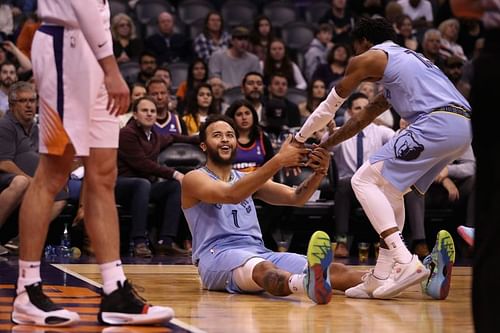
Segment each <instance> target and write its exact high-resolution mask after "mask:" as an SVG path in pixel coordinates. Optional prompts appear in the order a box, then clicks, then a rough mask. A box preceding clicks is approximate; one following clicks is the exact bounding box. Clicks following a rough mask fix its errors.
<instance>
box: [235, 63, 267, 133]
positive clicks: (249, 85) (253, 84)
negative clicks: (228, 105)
mask: <svg viewBox="0 0 500 333" xmlns="http://www.w3.org/2000/svg"><path fill="white" fill-rule="evenodd" d="M241 92H242V93H243V96H244V97H245V100H247V101H249V102H250V103H251V104H252V105H253V107H254V109H255V112H257V119H258V123H259V124H260V125H263V124H265V119H266V113H265V107H264V105H263V104H262V98H263V96H264V77H263V76H262V74H261V73H259V72H248V73H246V74H245V76H244V77H243V81H242V82H241Z"/></svg>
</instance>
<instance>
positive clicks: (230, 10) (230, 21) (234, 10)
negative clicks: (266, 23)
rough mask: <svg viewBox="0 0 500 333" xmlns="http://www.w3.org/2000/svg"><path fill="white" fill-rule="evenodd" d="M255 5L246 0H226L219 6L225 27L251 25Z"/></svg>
mask: <svg viewBox="0 0 500 333" xmlns="http://www.w3.org/2000/svg"><path fill="white" fill-rule="evenodd" d="M256 14H257V7H256V6H255V4H254V3H253V2H251V1H247V0H228V1H226V2H224V4H223V5H222V8H221V15H222V18H223V19H224V24H225V26H226V27H229V28H231V27H235V26H240V25H242V26H245V27H251V26H252V24H253V20H254V17H255V15H256Z"/></svg>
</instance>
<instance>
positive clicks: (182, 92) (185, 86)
mask: <svg viewBox="0 0 500 333" xmlns="http://www.w3.org/2000/svg"><path fill="white" fill-rule="evenodd" d="M207 79H208V66H207V64H206V63H205V61H203V59H200V58H198V59H195V60H193V61H192V62H191V63H190V64H189V67H188V72H187V80H185V81H183V82H181V84H180V85H179V88H177V93H176V96H177V98H178V99H179V100H180V101H181V102H184V101H185V99H186V97H187V96H189V95H190V94H192V93H193V91H194V90H195V88H196V87H197V86H198V85H199V84H201V83H205V82H207Z"/></svg>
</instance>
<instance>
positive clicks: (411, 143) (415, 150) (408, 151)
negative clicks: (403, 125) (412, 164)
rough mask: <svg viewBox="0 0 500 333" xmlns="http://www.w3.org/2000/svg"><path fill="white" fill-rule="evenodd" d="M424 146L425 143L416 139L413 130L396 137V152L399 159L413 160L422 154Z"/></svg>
mask: <svg viewBox="0 0 500 333" xmlns="http://www.w3.org/2000/svg"><path fill="white" fill-rule="evenodd" d="M424 148H425V147H424V145H423V144H420V143H418V142H417V141H416V140H415V138H414V137H413V132H412V131H406V132H405V133H404V134H402V135H401V136H399V137H398V138H397V139H396V142H395V143H394V154H395V155H396V158H397V159H400V160H404V161H412V160H414V159H416V158H418V157H419V156H420V154H421V153H422V152H423V151H424Z"/></svg>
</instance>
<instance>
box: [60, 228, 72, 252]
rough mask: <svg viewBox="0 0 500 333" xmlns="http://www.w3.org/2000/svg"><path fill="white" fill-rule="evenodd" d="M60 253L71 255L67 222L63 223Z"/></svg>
mask: <svg viewBox="0 0 500 333" xmlns="http://www.w3.org/2000/svg"><path fill="white" fill-rule="evenodd" d="M60 255H61V257H70V256H71V235H70V234H69V230H68V223H65V224H64V231H63V234H62V236H61V245H60Z"/></svg>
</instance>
